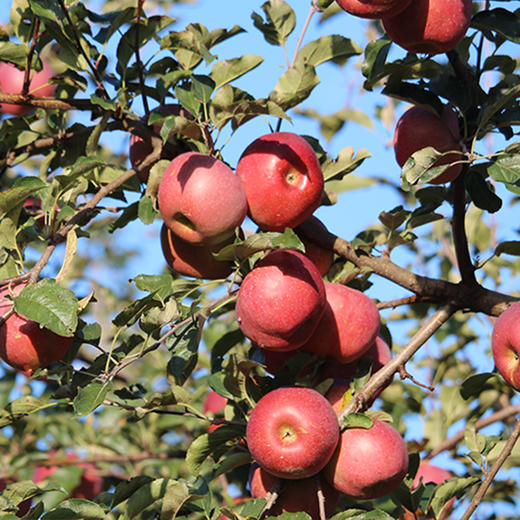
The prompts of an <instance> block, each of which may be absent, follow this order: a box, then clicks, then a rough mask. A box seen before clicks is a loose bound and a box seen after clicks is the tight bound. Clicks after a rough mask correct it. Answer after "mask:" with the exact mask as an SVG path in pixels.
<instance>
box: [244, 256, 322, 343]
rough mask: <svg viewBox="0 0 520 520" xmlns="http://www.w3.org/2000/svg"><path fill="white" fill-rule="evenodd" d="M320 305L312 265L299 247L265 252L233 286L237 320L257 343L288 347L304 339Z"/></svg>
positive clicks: (319, 286) (316, 319)
mask: <svg viewBox="0 0 520 520" xmlns="http://www.w3.org/2000/svg"><path fill="white" fill-rule="evenodd" d="M324 308H325V288H324V285H323V280H322V279H321V276H320V273H319V271H318V269H317V268H316V266H315V265H314V264H313V263H312V262H311V261H310V260H309V259H308V258H307V257H306V256H305V255H304V254H303V253H300V252H299V251H293V250H279V251H272V252H271V253H268V254H267V255H266V256H265V257H264V258H263V259H262V260H260V262H258V263H257V264H256V266H255V267H254V268H253V269H252V270H251V271H250V272H249V273H248V274H247V275H246V276H245V278H244V280H243V281H242V284H241V285H240V289H239V291H238V297H237V303H236V316H237V321H238V324H239V326H240V328H241V329H242V332H243V333H244V334H245V336H247V337H248V338H249V339H251V341H253V342H255V343H256V344H257V345H258V346H260V347H262V348H271V349H275V350H293V349H296V348H298V347H300V346H301V345H302V344H303V343H305V342H306V341H307V340H308V338H309V337H310V335H311V334H312V332H313V331H314V329H315V328H316V326H317V324H318V322H319V320H320V318H321V315H322V314H323V310H324Z"/></svg>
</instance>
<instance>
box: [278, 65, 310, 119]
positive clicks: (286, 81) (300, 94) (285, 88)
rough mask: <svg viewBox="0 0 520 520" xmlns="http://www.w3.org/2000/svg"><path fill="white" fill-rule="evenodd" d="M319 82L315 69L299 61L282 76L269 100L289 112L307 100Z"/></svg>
mask: <svg viewBox="0 0 520 520" xmlns="http://www.w3.org/2000/svg"><path fill="white" fill-rule="evenodd" d="M319 82H320V80H319V78H318V76H317V75H316V71H315V70H314V67H313V66H312V65H309V64H306V63H305V64H304V63H302V62H300V61H298V62H296V64H295V65H294V66H293V67H291V68H290V69H289V70H288V71H287V72H284V74H282V76H280V78H279V79H278V82H277V84H276V85H275V87H274V89H273V91H272V92H271V93H270V94H269V99H270V100H272V101H274V102H275V103H276V104H278V105H280V106H281V107H282V108H283V109H284V110H287V109H288V108H291V107H294V106H296V105H298V104H299V103H301V102H302V101H304V100H305V99H307V98H308V97H309V95H310V93H311V92H312V90H313V89H314V87H315V86H316V85H317V84H318V83H319Z"/></svg>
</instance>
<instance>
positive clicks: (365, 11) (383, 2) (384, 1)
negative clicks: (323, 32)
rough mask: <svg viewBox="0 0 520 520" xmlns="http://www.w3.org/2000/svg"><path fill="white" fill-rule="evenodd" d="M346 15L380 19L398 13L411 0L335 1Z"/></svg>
mask: <svg viewBox="0 0 520 520" xmlns="http://www.w3.org/2000/svg"><path fill="white" fill-rule="evenodd" d="M337 2H338V5H339V6H340V7H341V8H342V9H343V10H345V11H347V13H350V14H353V15H354V16H359V17H361V18H382V17H383V16H393V15H395V14H397V13H400V12H401V11H402V10H403V9H404V8H405V7H406V6H407V5H408V4H409V3H410V2H411V0H337Z"/></svg>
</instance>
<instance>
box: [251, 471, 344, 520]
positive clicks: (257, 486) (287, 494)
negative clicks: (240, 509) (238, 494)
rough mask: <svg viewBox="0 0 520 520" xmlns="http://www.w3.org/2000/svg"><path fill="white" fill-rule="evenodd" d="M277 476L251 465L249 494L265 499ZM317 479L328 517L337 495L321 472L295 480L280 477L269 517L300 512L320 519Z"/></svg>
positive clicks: (336, 503)
mask: <svg viewBox="0 0 520 520" xmlns="http://www.w3.org/2000/svg"><path fill="white" fill-rule="evenodd" d="M277 478H278V477H275V476H274V475H271V474H270V473H268V472H267V471H265V470H264V469H262V468H261V467H260V466H258V464H252V465H251V469H250V471H249V489H250V491H251V496H252V497H253V498H264V497H265V496H266V495H267V493H268V492H269V491H270V490H271V489H272V487H273V486H274V484H275V482H276V480H277ZM316 479H319V485H320V488H321V490H322V492H323V496H324V498H325V516H326V517H329V516H331V515H332V514H333V513H334V511H335V510H336V506H337V505H338V502H339V497H340V494H339V493H338V491H336V490H335V489H334V488H333V487H332V486H331V485H330V484H329V483H328V482H327V481H326V480H325V479H324V478H323V477H322V476H321V475H320V474H318V475H315V476H313V477H309V478H303V479H297V480H283V481H282V483H281V487H280V491H279V493H278V498H277V499H276V502H275V503H274V504H273V506H272V507H271V508H270V509H269V513H268V516H278V515H281V514H282V513H299V512H303V513H307V514H308V515H309V516H310V517H311V518H312V519H313V520H320V509H319V503H318V497H317V489H318V488H317V482H316Z"/></svg>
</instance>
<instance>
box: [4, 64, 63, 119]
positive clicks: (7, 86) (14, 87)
mask: <svg viewBox="0 0 520 520" xmlns="http://www.w3.org/2000/svg"><path fill="white" fill-rule="evenodd" d="M41 61H42V69H41V70H40V71H36V70H31V81H30V83H29V92H28V95H32V96H37V97H50V96H52V95H54V88H55V87H54V85H52V84H51V83H49V80H50V79H51V78H52V76H53V75H54V72H53V71H52V69H51V67H50V65H49V64H48V63H47V62H46V61H45V60H43V59H42V60H41ZM24 76H25V71H24V70H21V69H19V68H18V67H16V66H15V65H13V64H12V63H9V62H6V61H0V91H1V92H3V93H4V94H21V93H22V89H23V80H24ZM31 110H32V107H30V106H25V105H14V104H12V103H0V112H3V113H4V114H12V115H14V116H21V115H24V114H27V112H30V111H31Z"/></svg>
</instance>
